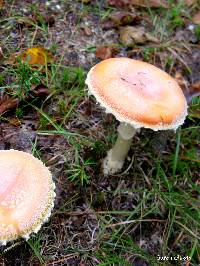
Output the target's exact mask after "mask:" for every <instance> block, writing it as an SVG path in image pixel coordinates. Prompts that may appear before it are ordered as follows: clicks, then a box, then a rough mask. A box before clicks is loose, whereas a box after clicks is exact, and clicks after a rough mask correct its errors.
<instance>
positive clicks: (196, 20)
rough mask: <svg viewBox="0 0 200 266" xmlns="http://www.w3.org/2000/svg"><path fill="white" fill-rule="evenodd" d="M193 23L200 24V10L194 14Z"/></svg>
mask: <svg viewBox="0 0 200 266" xmlns="http://www.w3.org/2000/svg"><path fill="white" fill-rule="evenodd" d="M192 21H193V23H195V24H200V10H199V11H198V12H197V13H196V14H194V16H193V17H192Z"/></svg>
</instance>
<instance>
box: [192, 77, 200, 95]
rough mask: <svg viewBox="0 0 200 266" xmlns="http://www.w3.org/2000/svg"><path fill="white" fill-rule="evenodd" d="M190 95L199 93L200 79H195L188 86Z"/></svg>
mask: <svg viewBox="0 0 200 266" xmlns="http://www.w3.org/2000/svg"><path fill="white" fill-rule="evenodd" d="M190 93H191V97H194V96H199V95H200V80H198V81H196V82H195V83H193V84H192V85H191V86H190Z"/></svg>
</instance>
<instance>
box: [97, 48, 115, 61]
mask: <svg viewBox="0 0 200 266" xmlns="http://www.w3.org/2000/svg"><path fill="white" fill-rule="evenodd" d="M117 52H118V49H117V48H116V47H113V46H100V47H98V48H97V50H96V57H97V58H100V59H102V60H104V59H108V58H111V57H114V56H115V54H116V53H117Z"/></svg>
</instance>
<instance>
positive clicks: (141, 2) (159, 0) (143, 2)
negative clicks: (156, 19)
mask: <svg viewBox="0 0 200 266" xmlns="http://www.w3.org/2000/svg"><path fill="white" fill-rule="evenodd" d="M108 4H110V5H112V6H116V7H120V8H121V7H122V8H123V7H126V6H127V5H135V6H141V7H157V8H158V7H164V8H168V7H169V5H168V3H167V1H166V0H108Z"/></svg>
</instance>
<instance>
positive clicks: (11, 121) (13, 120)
mask: <svg viewBox="0 0 200 266" xmlns="http://www.w3.org/2000/svg"><path fill="white" fill-rule="evenodd" d="M9 124H11V125H12V126H15V127H18V126H20V125H21V124H22V123H21V121H20V120H19V118H17V117H13V118H11V119H9Z"/></svg>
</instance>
